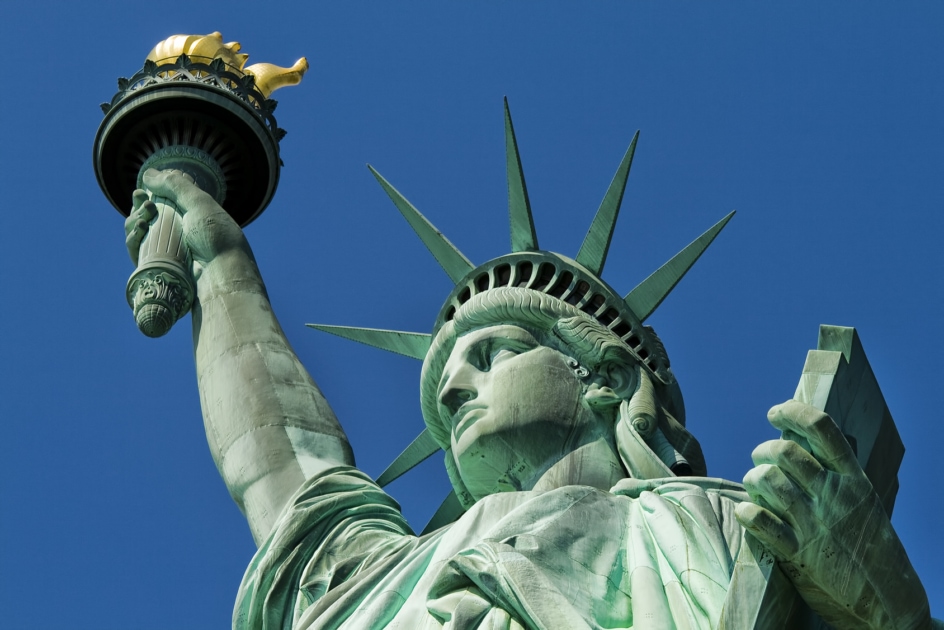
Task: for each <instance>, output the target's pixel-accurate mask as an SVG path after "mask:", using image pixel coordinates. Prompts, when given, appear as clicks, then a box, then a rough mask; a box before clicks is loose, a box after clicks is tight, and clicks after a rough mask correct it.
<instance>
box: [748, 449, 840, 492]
mask: <svg viewBox="0 0 944 630" xmlns="http://www.w3.org/2000/svg"><path fill="white" fill-rule="evenodd" d="M751 459H752V460H754V465H755V466H760V465H762V464H770V465H772V466H776V467H777V468H779V469H780V470H782V471H783V472H784V473H786V474H787V476H788V477H789V478H790V479H791V480H793V481H794V482H795V483H796V484H797V485H798V486H799V487H800V488H801V489H802V490H803V491H805V492H806V493H807V494H809V495H811V496H815V495H817V494H818V493H819V492H818V491H819V488H820V487H821V486H822V484H823V481H824V480H825V476H826V470H825V469H824V468H823V466H822V465H821V464H820V463H819V462H818V461H816V459H815V458H814V457H813V456H812V455H811V454H810V453H809V452H807V451H806V450H805V449H803V448H802V447H801V446H800V445H799V444H796V443H795V442H793V441H790V440H769V441H767V442H764V443H763V444H761V445H759V446H758V447H757V448H755V449H754V452H753V453H751Z"/></svg>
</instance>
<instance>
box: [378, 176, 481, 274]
mask: <svg viewBox="0 0 944 630" xmlns="http://www.w3.org/2000/svg"><path fill="white" fill-rule="evenodd" d="M367 168H369V169H370V172H371V173H373V174H374V177H376V178H377V181H378V182H380V185H381V186H383V189H384V191H385V192H386V193H387V195H388V196H389V197H390V199H391V200H392V201H393V204H394V205H395V206H396V207H397V210H399V211H400V214H402V215H403V218H404V219H406V220H407V223H409V224H410V227H412V228H413V231H414V232H416V235H417V236H419V237H420V240H422V241H423V244H424V245H426V248H427V249H429V252H430V253H431V254H432V255H433V257H434V258H435V259H436V262H438V263H439V264H440V266H442V268H443V269H444V270H445V271H446V274H447V275H448V276H449V278H451V279H452V281H453V282H459V280H461V279H462V278H463V277H464V276H465V275H466V274H467V273H469V272H470V271H472V269H474V268H475V265H473V264H472V263H471V262H470V261H469V259H468V258H466V257H465V256H464V255H463V254H462V252H460V251H459V250H458V249H457V248H456V246H455V245H453V244H452V243H450V242H449V239H447V238H446V237H445V236H443V233H442V232H440V231H439V230H437V229H436V226H434V225H433V224H432V223H430V222H429V220H428V219H427V218H426V217H424V216H423V215H422V214H420V211H419V210H417V209H416V208H414V207H413V204H411V203H410V202H409V201H407V199H406V197H404V196H403V195H401V194H400V192H399V191H398V190H397V189H396V188H394V187H393V186H391V185H390V182H388V181H387V180H386V179H384V178H383V176H382V175H381V174H380V173H378V172H377V171H376V170H374V167H373V166H371V165H370V164H368V165H367Z"/></svg>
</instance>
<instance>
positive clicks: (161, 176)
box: [141, 168, 191, 203]
mask: <svg viewBox="0 0 944 630" xmlns="http://www.w3.org/2000/svg"><path fill="white" fill-rule="evenodd" d="M141 179H142V181H143V183H144V186H145V187H146V188H147V189H148V190H149V191H151V192H152V193H153V194H154V195H157V196H159V197H167V198H168V199H170V200H171V201H173V202H175V203H176V202H177V197H178V194H179V193H180V188H181V186H185V185H187V184H190V183H191V181H190V180H189V178H188V177H187V176H186V175H184V174H183V173H181V172H180V171H158V170H156V169H153V168H149V169H148V170H146V171H144V176H143V177H142V178H141Z"/></svg>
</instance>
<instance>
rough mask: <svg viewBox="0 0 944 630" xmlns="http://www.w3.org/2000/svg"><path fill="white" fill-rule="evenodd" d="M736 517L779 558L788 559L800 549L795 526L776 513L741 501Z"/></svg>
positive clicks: (735, 511) (736, 509) (735, 510)
mask: <svg viewBox="0 0 944 630" xmlns="http://www.w3.org/2000/svg"><path fill="white" fill-rule="evenodd" d="M734 517H735V518H737V520H738V522H739V523H740V524H741V525H743V526H744V528H745V529H746V530H747V531H749V532H750V533H751V534H753V535H754V537H756V538H757V539H758V540H759V541H760V542H761V543H762V544H763V545H764V546H765V547H767V549H769V550H770V551H771V553H773V554H774V555H775V556H777V558H779V559H781V560H787V559H790V558H792V557H793V556H794V555H796V553H797V551H798V550H799V549H800V544H799V541H798V540H797V537H796V533H794V531H793V528H791V527H790V526H789V525H787V524H786V523H784V522H783V521H782V520H781V519H779V518H778V517H777V516H776V515H775V514H773V513H772V512H770V511H769V510H766V509H764V508H762V507H760V506H759V505H755V504H753V503H748V502H744V503H739V504H738V506H737V507H736V508H734Z"/></svg>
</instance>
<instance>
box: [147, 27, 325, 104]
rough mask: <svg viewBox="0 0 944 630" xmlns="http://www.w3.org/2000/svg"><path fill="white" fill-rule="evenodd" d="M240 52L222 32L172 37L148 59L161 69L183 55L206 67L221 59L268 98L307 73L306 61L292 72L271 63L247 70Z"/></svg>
mask: <svg viewBox="0 0 944 630" xmlns="http://www.w3.org/2000/svg"><path fill="white" fill-rule="evenodd" d="M241 49H242V46H241V45H240V44H239V42H229V43H227V44H224V43H223V35H222V34H221V33H219V32H214V33H210V34H209V35H171V36H170V37H168V38H167V39H165V40H164V41H162V42H160V43H159V44H157V46H155V47H154V48H153V49H152V50H151V52H150V53H149V54H148V56H147V58H148V59H149V60H150V61H153V62H154V63H156V64H157V65H158V66H163V65H171V64H173V63H174V62H175V61H177V58H178V57H180V55H184V54H186V55H187V56H189V57H190V58H191V59H193V60H194V61H200V62H204V63H209V62H210V61H212V60H214V59H222V60H223V63H225V64H226V65H227V66H229V69H230V71H231V72H234V73H236V74H239V75H244V74H251V75H252V76H253V77H255V81H256V87H257V88H258V89H259V91H260V92H262V94H263V96H265V97H266V98H269V95H270V94H272V92H274V91H275V90H277V89H279V88H280V87H285V86H286V85H296V84H298V83H300V82H301V80H302V76H304V74H305V72H306V71H307V70H308V60H307V59H305V58H304V57H302V58H301V59H299V60H298V61H296V62H295V64H294V65H293V66H292V67H290V68H282V67H280V66H276V65H273V64H271V63H257V64H253V65H251V66H249V67H248V68H245V67H244V66H245V65H246V60H247V59H249V55H247V54H244V53H241V52H239V51H240V50H241Z"/></svg>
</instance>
